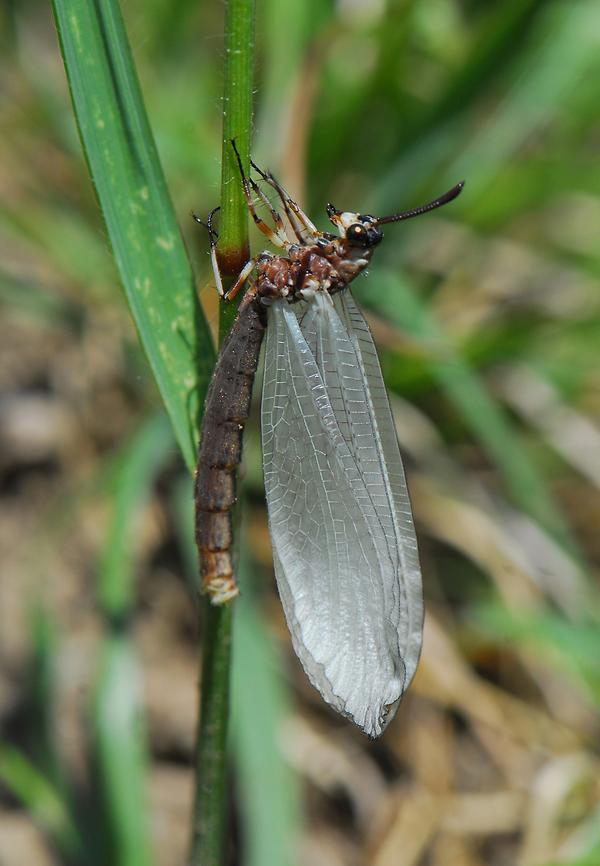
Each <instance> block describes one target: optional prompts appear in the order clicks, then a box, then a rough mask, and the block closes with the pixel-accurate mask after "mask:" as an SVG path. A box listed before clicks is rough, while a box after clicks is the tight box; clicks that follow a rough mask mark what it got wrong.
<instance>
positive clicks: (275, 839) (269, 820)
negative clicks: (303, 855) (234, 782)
mask: <svg viewBox="0 0 600 866" xmlns="http://www.w3.org/2000/svg"><path fill="white" fill-rule="evenodd" d="M242 577H243V575H242ZM234 646H235V651H234V654H233V668H232V692H233V701H232V703H233V712H232V724H231V735H232V746H233V749H234V753H235V756H236V767H237V771H238V784H239V788H240V794H241V798H240V803H241V806H240V808H241V817H242V823H243V827H244V838H245V839H246V856H245V858H244V866H293V864H294V863H296V862H297V858H298V852H297V850H295V844H296V843H297V841H298V836H299V832H300V825H301V808H300V792H299V785H298V779H297V777H296V775H295V773H294V772H293V771H292V769H291V768H290V767H289V765H288V764H287V763H286V762H285V759H284V757H283V755H282V754H281V744H280V742H279V741H280V739H281V736H282V731H283V728H284V722H285V717H286V715H288V712H289V707H288V700H287V697H288V696H287V694H286V690H285V686H284V683H283V677H282V676H281V673H280V671H278V669H277V665H276V661H277V650H276V647H275V646H274V645H273V641H272V639H271V638H270V637H269V634H268V630H267V628H266V624H265V623H264V622H263V621H262V618H261V617H260V615H259V613H258V611H257V610H256V608H255V606H254V605H253V603H252V601H251V598H250V593H249V592H246V593H245V594H244V596H243V597H242V598H241V599H240V601H239V604H238V605H237V611H236V618H235V627H234Z"/></svg>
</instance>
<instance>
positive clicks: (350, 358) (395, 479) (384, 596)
mask: <svg viewBox="0 0 600 866" xmlns="http://www.w3.org/2000/svg"><path fill="white" fill-rule="evenodd" d="M262 437H263V459H264V472H265V488H266V494H267V505H268V509H269V525H270V530H271V539H272V543H273V557H274V562H275V575H276V577H277V583H278V587H279V592H280V595H281V599H282V602H283V607H284V610H285V614H286V617H287V621H288V625H289V627H290V631H291V634H292V640H293V643H294V648H295V650H296V652H297V654H298V656H299V658H300V660H301V662H302V664H303V666H304V669H305V670H306V673H307V674H308V677H309V679H310V680H311V682H312V683H313V685H314V686H315V687H316V688H317V689H318V690H319V691H320V692H321V694H322V695H323V697H324V698H325V700H326V701H327V702H328V703H330V704H332V706H334V707H335V708H336V709H337V710H338V711H339V712H341V713H343V714H344V715H346V716H348V717H350V718H351V719H352V720H353V721H354V722H355V723H356V724H357V725H359V726H360V727H361V728H362V729H363V730H364V731H365V732H366V733H367V734H369V735H370V736H372V737H376V736H379V734H381V732H382V731H383V729H384V728H385V726H386V724H387V722H388V721H389V720H390V718H391V717H392V716H393V711H394V710H395V708H396V706H397V703H398V701H399V699H400V698H401V696H402V693H403V692H404V691H405V689H406V688H407V686H408V684H409V682H410V680H411V679H412V676H413V674H414V672H415V668H416V665H417V662H418V658H419V653H420V648H421V631H422V621H423V606H422V597H421V576H420V570H419V562H418V556H417V547H416V538H415V531H414V526H413V522H412V515H411V509H410V502H409V498H408V492H407V489H406V481H405V478H404V472H403V469H402V463H401V460H400V453H399V449H398V443H397V440H396V433H395V430H394V425H393V420H392V416H391V412H390V408H389V403H388V399H387V395H386V392H385V387H384V384H383V379H382V376H381V370H380V367H379V361H378V358H377V353H376V351H375V346H374V344H373V340H372V338H371V335H370V333H369V329H368V327H367V324H366V322H365V320H364V318H363V317H362V315H361V313H360V311H359V310H358V308H357V307H356V305H355V303H354V301H353V300H352V296H351V295H350V293H349V291H348V290H345V291H344V292H342V293H340V294H338V295H336V296H335V298H334V299H332V298H331V297H330V296H329V295H327V294H326V293H321V292H319V293H317V294H316V295H315V297H314V299H313V300H311V301H310V302H307V303H302V304H295V305H290V304H288V303H287V302H286V301H277V302H275V303H274V304H273V305H272V307H271V308H270V311H269V327H268V330H267V346H266V353H265V378H264V385H263V402H262Z"/></svg>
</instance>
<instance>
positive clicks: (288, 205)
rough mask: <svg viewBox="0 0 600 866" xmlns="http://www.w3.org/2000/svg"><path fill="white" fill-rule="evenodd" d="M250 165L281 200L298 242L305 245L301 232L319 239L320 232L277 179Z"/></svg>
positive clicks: (254, 165)
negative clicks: (304, 231)
mask: <svg viewBox="0 0 600 866" xmlns="http://www.w3.org/2000/svg"><path fill="white" fill-rule="evenodd" d="M250 164H251V165H252V168H253V169H254V170H255V171H257V172H258V173H259V174H260V176H261V177H262V179H263V180H264V181H266V183H268V184H269V185H270V186H272V187H273V189H274V190H276V191H277V195H278V196H279V198H280V199H281V202H282V204H283V207H284V209H285V213H286V216H287V218H288V219H289V221H290V225H291V226H292V228H293V229H294V232H295V233H296V236H297V238H298V240H300V241H301V243H305V240H304V238H303V237H302V231H303V230H306V231H307V232H308V233H309V234H310V235H311V236H312V237H313V238H316V237H319V236H320V235H321V232H320V231H319V230H318V228H317V227H316V225H315V224H314V223H313V222H312V220H310V219H309V217H308V216H307V215H306V214H305V213H304V211H303V210H302V208H301V207H300V205H299V204H298V203H297V202H295V201H294V199H293V198H292V197H291V195H290V194H289V193H288V192H286V190H285V189H284V188H283V187H282V186H281V184H280V183H279V181H278V180H277V178H276V177H275V176H274V175H273V174H271V172H270V171H262V169H260V168H259V167H258V166H257V165H256V163H254V162H252V161H251V162H250ZM296 218H297V219H296Z"/></svg>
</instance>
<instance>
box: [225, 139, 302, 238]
mask: <svg viewBox="0 0 600 866" xmlns="http://www.w3.org/2000/svg"><path fill="white" fill-rule="evenodd" d="M231 145H232V147H233V150H234V153H235V156H236V159H237V163H238V166H239V169H240V175H241V178H242V186H243V188H244V195H245V197H246V203H247V205H248V210H249V211H250V214H251V216H252V219H253V220H254V223H255V225H256V227H257V228H258V229H259V230H260V231H261V232H262V233H263V234H264V235H265V237H267V238H268V239H269V241H270V242H271V243H272V244H273V246H276V247H280V248H281V249H284V250H287V249H288V248H289V247H290V240H289V238H288V237H287V235H286V233H285V231H284V229H283V223H281V228H279V227H278V228H277V229H276V230H275V231H273V229H272V228H271V227H270V226H268V225H267V223H266V222H265V221H264V220H263V219H262V217H260V216H259V215H258V214H257V212H256V208H255V206H254V201H253V200H252V193H251V192H250V189H251V184H252V185H253V186H254V187H255V188H256V189H257V190H258V188H257V187H256V184H255V183H254V181H251V182H249V181H248V178H247V177H246V173H245V172H244V166H243V165H242V158H241V156H240V154H239V151H238V149H237V146H236V143H235V140H234V139H233V138H232V139H231ZM258 194H259V196H260V197H261V198H262V197H263V196H262V194H261V192H260V190H258ZM265 198H266V196H265ZM263 200H264V199H263ZM268 204H269V209H270V210H271V213H272V212H273V208H272V207H271V205H270V203H268ZM278 216H279V214H278ZM279 222H281V217H279Z"/></svg>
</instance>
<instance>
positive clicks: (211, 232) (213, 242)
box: [192, 207, 225, 298]
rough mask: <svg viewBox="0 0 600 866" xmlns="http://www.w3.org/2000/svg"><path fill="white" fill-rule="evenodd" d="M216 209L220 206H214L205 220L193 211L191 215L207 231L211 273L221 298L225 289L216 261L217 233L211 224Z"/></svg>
mask: <svg viewBox="0 0 600 866" xmlns="http://www.w3.org/2000/svg"><path fill="white" fill-rule="evenodd" d="M218 210H220V207H214V208H213V209H212V210H211V212H210V213H209V215H208V219H207V221H206V222H204V220H201V219H200V217H199V216H197V215H196V214H195V213H194V214H192V216H193V218H194V219H195V220H196V222H197V223H200V225H201V226H204V228H205V229H206V230H207V231H208V238H209V241H210V263H211V265H212V269H213V274H214V277H215V285H216V287H217V292H218V293H219V297H221V298H223V297H224V296H225V290H224V288H223V279H222V277H221V271H220V268H219V262H218V261H217V241H218V239H219V234H218V232H217V231H216V230H215V229H214V228H213V225H212V219H213V216H214V215H215V214H216V212H217V211H218Z"/></svg>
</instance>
